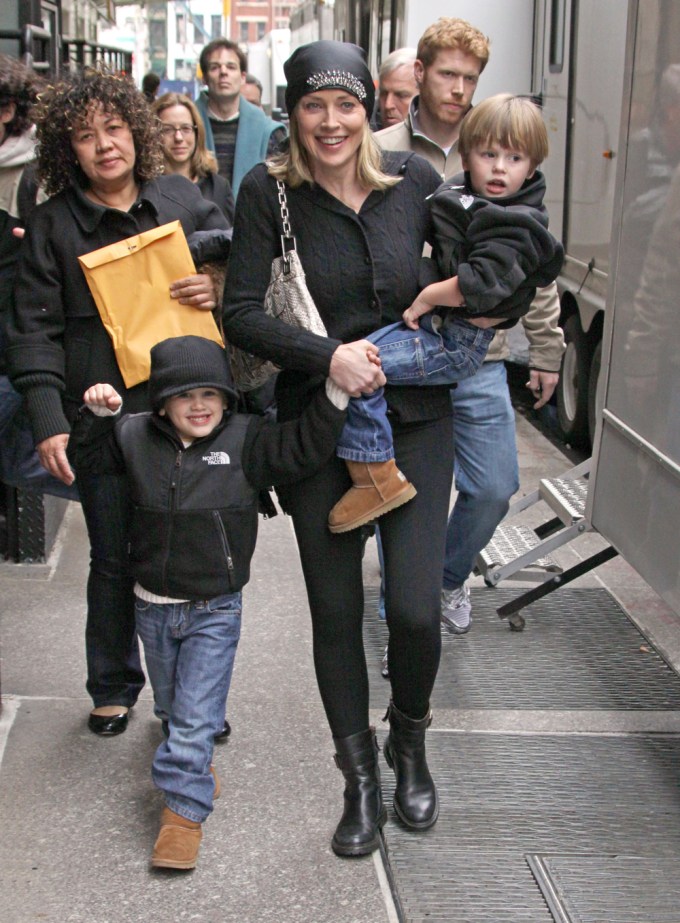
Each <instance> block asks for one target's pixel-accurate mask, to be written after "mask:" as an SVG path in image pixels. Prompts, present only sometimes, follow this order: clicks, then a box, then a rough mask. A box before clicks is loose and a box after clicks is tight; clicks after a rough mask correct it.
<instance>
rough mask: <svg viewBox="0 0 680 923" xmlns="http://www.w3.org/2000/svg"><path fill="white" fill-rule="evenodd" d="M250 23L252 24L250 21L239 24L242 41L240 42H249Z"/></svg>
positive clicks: (240, 39)
mask: <svg viewBox="0 0 680 923" xmlns="http://www.w3.org/2000/svg"><path fill="white" fill-rule="evenodd" d="M249 25H250V23H249V22H240V23H239V24H238V30H239V41H240V42H247V41H248V26H249Z"/></svg>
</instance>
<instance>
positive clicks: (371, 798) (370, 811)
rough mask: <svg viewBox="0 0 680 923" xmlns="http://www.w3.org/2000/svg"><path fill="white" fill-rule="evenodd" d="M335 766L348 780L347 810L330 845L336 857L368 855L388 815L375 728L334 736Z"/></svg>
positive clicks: (346, 793)
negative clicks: (384, 801)
mask: <svg viewBox="0 0 680 923" xmlns="http://www.w3.org/2000/svg"><path fill="white" fill-rule="evenodd" d="M333 743H334V744H335V750H336V753H335V763H336V765H337V767H338V769H339V770H340V771H341V772H342V774H343V776H344V777H345V810H344V811H343V813H342V817H341V819H340V823H339V824H338V828H337V830H336V831H335V835H334V836H333V840H332V842H331V846H332V847H333V852H334V853H335V854H336V855H337V856H365V855H367V854H368V853H371V852H373V850H374V849H377V848H378V846H379V844H380V828H381V827H382V825H383V824H384V823H385V820H386V817H387V812H386V811H385V807H384V805H383V801H382V792H381V790H380V769H379V768H378V742H377V740H376V739H375V730H374V728H369V729H368V730H366V731H359V733H358V734H352V735H350V736H349V737H334V738H333Z"/></svg>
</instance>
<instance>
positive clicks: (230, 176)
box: [196, 38, 286, 196]
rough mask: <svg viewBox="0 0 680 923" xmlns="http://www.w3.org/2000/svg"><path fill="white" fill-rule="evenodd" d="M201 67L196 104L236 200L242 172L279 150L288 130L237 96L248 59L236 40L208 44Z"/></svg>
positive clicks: (223, 174) (209, 147)
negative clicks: (199, 90) (200, 87)
mask: <svg viewBox="0 0 680 923" xmlns="http://www.w3.org/2000/svg"><path fill="white" fill-rule="evenodd" d="M200 67H201V73H202V74H203V80H204V81H205V85H206V89H205V90H202V91H201V93H200V94H199V96H198V99H197V100H196V106H197V107H198V111H199V112H200V114H201V118H202V119H203V124H204V125H205V134H206V139H205V140H206V146H207V147H208V150H211V151H213V153H214V154H215V156H216V157H217V163H218V165H219V172H220V175H221V176H223V177H224V178H225V179H226V180H228V182H229V183H231V188H232V189H233V191H234V196H236V195H237V194H238V188H239V186H240V184H241V180H242V179H243V177H244V176H245V174H246V173H247V172H248V170H250V169H251V167H254V166H255V164H256V163H260V161H262V160H264V159H265V158H266V157H267V155H268V154H270V153H271V152H272V151H274V150H275V149H276V148H277V147H278V145H279V143H280V142H281V141H282V140H283V138H284V137H285V135H286V128H285V126H284V125H282V123H281V122H275V121H273V119H270V118H269V117H268V116H267V115H265V113H264V112H263V111H262V109H259V108H258V107H257V106H254V105H253V104H252V103H249V102H248V100H247V99H244V98H243V96H241V90H242V88H243V85H244V84H245V81H246V72H247V61H246V56H245V55H244V54H243V52H242V51H241V49H240V48H239V46H238V45H237V44H236V42H231V41H229V40H228V39H226V38H218V39H215V40H214V41H212V42H209V43H208V44H207V45H206V46H205V48H204V49H203V51H202V52H201V57H200Z"/></svg>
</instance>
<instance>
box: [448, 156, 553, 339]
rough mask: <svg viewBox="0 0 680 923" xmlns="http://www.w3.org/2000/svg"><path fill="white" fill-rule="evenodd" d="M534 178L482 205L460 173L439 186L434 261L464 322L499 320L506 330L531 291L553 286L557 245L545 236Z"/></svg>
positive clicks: (541, 187) (541, 190)
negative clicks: (459, 301) (454, 280)
mask: <svg viewBox="0 0 680 923" xmlns="http://www.w3.org/2000/svg"><path fill="white" fill-rule="evenodd" d="M544 195H545V179H544V177H543V174H542V173H541V172H540V170H536V171H535V172H534V175H533V176H532V177H531V178H530V179H527V180H525V182H524V183H523V185H522V187H521V189H519V190H518V191H517V192H516V193H515V194H514V195H511V196H504V197H503V198H502V199H486V198H484V197H483V196H479V195H477V194H476V193H475V192H474V191H473V190H472V188H471V186H470V178H469V175H468V174H467V173H460V174H458V175H457V176H454V177H453V179H452V181H451V182H450V183H443V184H442V185H441V186H440V187H439V189H438V190H437V191H436V192H435V193H434V195H433V196H432V198H431V199H430V207H431V209H432V221H433V223H434V230H435V246H434V254H433V255H434V257H435V259H436V261H437V263H438V266H439V270H440V272H441V273H442V275H443V276H444V278H451V277H452V276H458V284H459V285H460V290H461V292H462V294H463V296H464V297H465V308H464V309H461V310H460V312H457V313H461V314H463V316H465V317H505V318H508V321H507V322H506V323H504V324H500V325H499V327H501V328H506V327H512V326H513V325H514V324H515V323H517V321H518V319H519V318H520V317H523V316H524V315H525V314H526V313H527V311H528V310H529V308H530V307H531V302H532V301H533V299H534V296H535V295H536V288H537V287H538V288H543V287H544V286H546V285H550V283H551V282H554V280H555V279H556V278H557V275H558V273H559V271H560V269H561V268H562V262H563V260H564V249H563V247H562V244H561V243H560V242H559V241H558V240H557V239H556V238H554V237H553V236H552V234H551V233H550V231H549V230H548V212H547V210H546V208H545V206H544V205H543V196H544Z"/></svg>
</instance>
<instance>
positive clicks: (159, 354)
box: [149, 336, 238, 411]
mask: <svg viewBox="0 0 680 923" xmlns="http://www.w3.org/2000/svg"><path fill="white" fill-rule="evenodd" d="M192 388H215V389H216V390H218V391H222V392H224V394H226V395H227V397H228V399H229V403H230V404H232V405H235V404H236V402H237V401H238V394H237V392H236V391H235V389H234V382H233V381H232V377H231V371H230V369H229V362H228V360H227V355H226V353H225V351H224V350H223V349H222V347H221V346H220V345H219V343H215V342H213V341H212V340H206V339H205V338H204V337H195V336H183V337H171V338H170V339H168V340H163V341H162V342H161V343H157V344H156V346H154V347H152V349H151V375H150V376H149V400H150V401H151V406H152V408H153V409H154V410H155V411H159V410H160V409H161V408H162V406H163V404H164V403H165V401H167V399H168V398H169V397H173V396H174V395H175V394H181V393H182V392H183V391H191V390H192Z"/></svg>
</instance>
